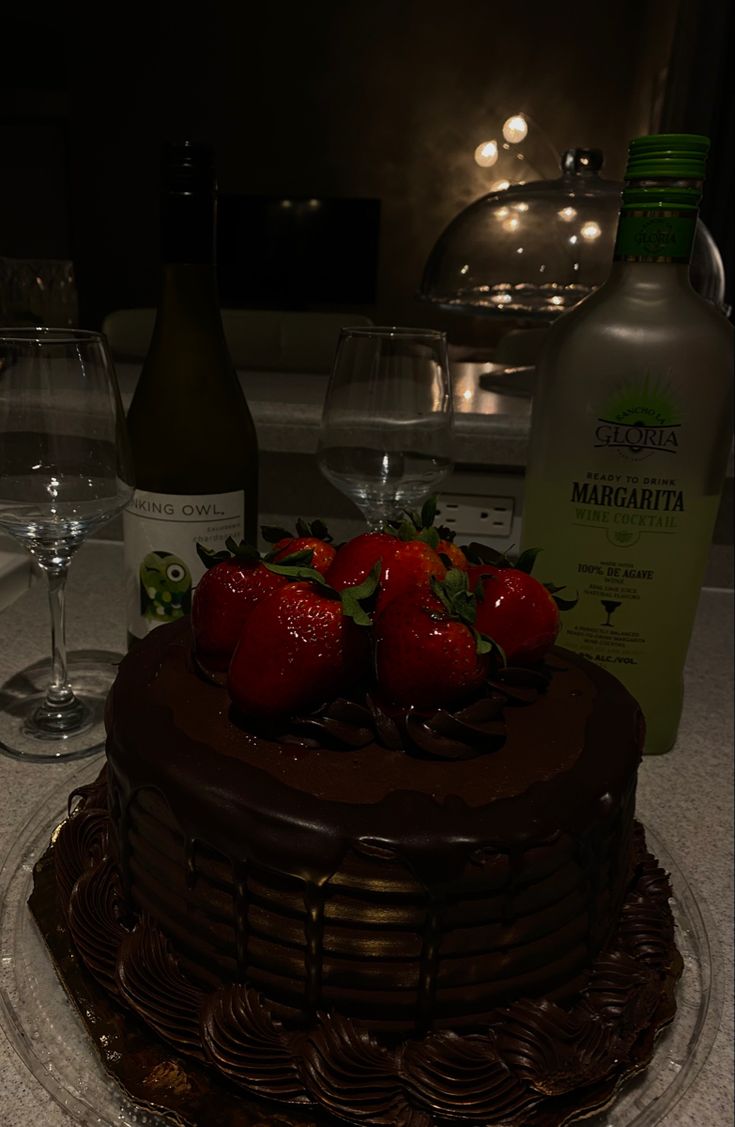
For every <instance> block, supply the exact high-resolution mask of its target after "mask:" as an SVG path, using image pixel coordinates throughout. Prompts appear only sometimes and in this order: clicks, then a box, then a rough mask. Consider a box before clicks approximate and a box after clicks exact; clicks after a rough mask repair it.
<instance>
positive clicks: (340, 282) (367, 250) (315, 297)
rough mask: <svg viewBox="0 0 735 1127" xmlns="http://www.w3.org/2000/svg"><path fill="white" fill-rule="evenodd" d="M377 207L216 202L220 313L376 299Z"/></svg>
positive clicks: (335, 202)
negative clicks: (242, 308)
mask: <svg viewBox="0 0 735 1127" xmlns="http://www.w3.org/2000/svg"><path fill="white" fill-rule="evenodd" d="M379 233H380V200H374V199H337V198H331V199H325V198H321V199H306V198H303V199H302V198H293V197H288V198H283V197H275V196H245V195H227V194H222V195H220V196H219V203H218V209H217V264H218V276H219V288H220V300H221V302H222V304H223V306H256V307H258V306H261V307H263V306H267V307H271V308H290V309H300V308H306V307H308V306H310V305H314V304H320V303H325V304H345V303H350V302H353V303H355V304H358V303H359V304H372V303H373V302H374V301H375V300H376V278H377V266H378V239H379Z"/></svg>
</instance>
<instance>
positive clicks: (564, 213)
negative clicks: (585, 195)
mask: <svg viewBox="0 0 735 1127" xmlns="http://www.w3.org/2000/svg"><path fill="white" fill-rule="evenodd" d="M557 215H558V216H559V218H560V219H563V220H564V222H565V223H571V222H572V220H573V219H574V218H575V217H576V215H577V209H576V207H563V208H562V209H561V211H558V212H557Z"/></svg>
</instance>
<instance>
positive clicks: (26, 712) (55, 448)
mask: <svg viewBox="0 0 735 1127" xmlns="http://www.w3.org/2000/svg"><path fill="white" fill-rule="evenodd" d="M132 492H133V477H132V470H131V462H130V454H129V450H128V442H127V431H126V426H125V417H124V414H123V409H122V404H121V401H120V392H119V389H118V385H117V380H116V377H115V372H114V369H113V366H112V360H111V358H110V354H109V351H108V348H107V343H106V341H105V338H104V337H103V336H102V335H101V334H99V333H94V332H84V331H81V330H79V331H78V330H76V329H53V328H48V329H46V328H20V329H10V328H3V329H1V330H0V530H3V531H6V532H9V533H11V535H13V536H14V537H15V538H16V539H17V540H19V541H20V543H21V544H22V545H23V546H24V547H25V548H26V549H27V550H28V552H30V554H31V556H32V557H33V559H34V560H35V562H36V564H37V565H38V568H39V569H40V571H41V572H42V573H43V575H44V576H45V578H46V580H47V586H48V598H49V605H50V610H51V669H50V674H49V676H50V683H49V684H48V685H47V687H46V688H45V691H44V690H43V689H40V691H38V689H37V691H33V688H32V687H33V683H34V676H33V673H34V671H37V668H38V667H37V666H34V667H31V669H29V670H26V671H23V672H22V673H21V674H17V675H15V677H13V679H12V681H11V682H9V683H8V686H5V687H4V689H5V691H4V692H3V694H2V705H1V706H0V751H2V752H3V753H4V754H6V755H10V756H13V757H14V758H18V759H24V760H52V761H58V760H60V759H78V758H81V757H82V756H85V755H90V754H92V753H93V752H95V751H97V750H98V749H99V747H100V743H101V739H102V724H101V716H102V708H103V703H104V694H105V691H106V688H107V687H108V686H109V672H110V671H109V669H108V671H107V684H99V685H95V684H88V685H87V691H86V692H82V693H76V692H75V691H74V689H73V688H72V686H71V684H70V679H69V669H68V662H67V654H66V644H65V631H64V624H65V623H64V589H65V581H66V576H67V571H68V568H69V564H70V561H71V558H72V556H73V554H74V552H75V551H76V550H77V549H78V548H79V547H80V545H81V544H82V543H83V541H84V539H85V537H87V536H88V535H89V534H90V533H91V532H93V531H94V530H95V529H97V528H99V527H100V526H101V525H103V524H104V523H105V522H106V521H108V520H110V519H111V518H112V517H114V516H115V515H116V514H117V513H118V512H120V510H121V509H123V508H124V507H125V505H126V504H127V503H128V501H129V500H130V498H131V497H132ZM90 680H91V681H92V682H93V681H94V678H91V679H90ZM13 685H15V686H17V685H21V686H23V687H24V688H22V689H21V691H20V692H18V691H15V692H14V691H13V690H12V686H13ZM9 686H10V687H11V689H10V691H8V689H9ZM29 686H30V687H31V691H28V687H29Z"/></svg>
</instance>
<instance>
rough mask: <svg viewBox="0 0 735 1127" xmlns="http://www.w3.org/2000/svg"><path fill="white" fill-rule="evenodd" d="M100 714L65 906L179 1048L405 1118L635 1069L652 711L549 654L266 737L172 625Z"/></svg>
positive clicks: (655, 922) (63, 872)
mask: <svg viewBox="0 0 735 1127" xmlns="http://www.w3.org/2000/svg"><path fill="white" fill-rule="evenodd" d="M107 725H108V740H107V765H106V770H105V772H104V773H103V775H102V777H101V778H100V780H99V781H98V783H97V784H96V785H95V786H93V787H92V788H89V789H87V790H86V791H85V792H83V793H82V794H81V801H80V802H79V803H78V805H77V806H76V809H75V810H74V811H73V813H72V814H71V816H70V818H69V819H68V820H67V822H66V823H65V824H64V826H63V828H62V829H61V831H60V833H59V835H58V838H57V840H56V843H55V848H54V854H55V860H56V870H57V880H58V887H59V893H60V898H61V902H62V905H63V909H64V912H65V914H66V917H67V920H68V925H69V929H70V932H71V935H72V937H73V940H74V942H75V944H76V946H77V949H78V952H79V954H80V956H81V958H82V960H83V962H84V964H85V965H86V967H87V968H88V969H89V970H90V971H91V972H92V973H93V974H94V975H95V977H96V978H97V979H98V981H99V982H100V983H102V985H103V986H104V987H105V988H106V989H107V990H108V991H109V992H111V993H112V994H114V995H115V996H116V997H118V998H119V1000H120V1002H121V1003H122V1004H123V1005H126V1006H129V1007H131V1008H132V1009H133V1010H134V1011H135V1012H136V1013H137V1014H138V1015H139V1016H141V1017H142V1018H143V1019H144V1020H145V1021H146V1022H147V1023H148V1024H149V1025H150V1026H151V1027H152V1028H153V1029H154V1030H155V1031H156V1032H157V1033H158V1034H160V1036H161V1037H163V1038H164V1039H165V1040H166V1041H167V1042H168V1043H169V1044H171V1045H173V1046H174V1047H176V1048H177V1049H178V1050H179V1051H181V1052H182V1053H184V1054H188V1055H191V1056H194V1057H196V1058H197V1059H199V1060H200V1061H204V1062H206V1063H207V1064H208V1065H210V1066H211V1067H212V1068H214V1069H216V1070H217V1071H218V1072H219V1073H220V1074H221V1075H223V1076H225V1077H227V1078H228V1079H229V1080H231V1081H233V1082H234V1083H236V1084H238V1085H241V1086H242V1087H243V1088H245V1089H246V1090H247V1091H249V1092H252V1093H255V1094H257V1095H260V1096H265V1097H268V1098H270V1099H275V1100H282V1101H287V1102H292V1103H296V1104H316V1105H318V1106H320V1107H322V1108H323V1109H325V1110H326V1111H328V1112H330V1113H332V1114H333V1115H335V1116H336V1117H338V1118H340V1119H343V1120H347V1121H348V1122H361V1123H370V1124H386V1125H387V1124H390V1125H393V1124H395V1125H404V1127H428V1125H429V1124H431V1123H433V1122H443V1121H444V1120H445V1119H447V1118H449V1119H451V1118H460V1119H463V1120H466V1121H467V1122H475V1123H482V1124H485V1125H488V1124H502V1125H504V1127H513V1125H519V1127H520V1125H521V1124H523V1125H524V1127H527V1125H532V1124H536V1123H538V1124H544V1125H550V1124H554V1123H557V1122H562V1121H564V1122H566V1121H567V1119H566V1118H563V1117H561V1118H560V1116H561V1111H558V1112H557V1111H555V1108H563V1109H565V1115H566V1116H567V1118H568V1114H569V1101H570V1098H571V1099H572V1101H574V1099H575V1098H577V1094H579V1101H580V1106H586V1107H589V1106H594V1102H595V1100H594V1097H595V1093H596V1091H597V1090H598V1087H599V1086H600V1085H603V1082H604V1084H607V1085H608V1088H607V1089H606V1090H609V1082H610V1080H611V1079H612V1080H614V1079H615V1078H616V1077H618V1076H623V1075H625V1074H626V1073H628V1072H630V1071H631V1070H632V1069H636V1068H639V1067H640V1066H641V1064H645V1062H646V1060H647V1059H648V1057H650V1052H651V1045H652V1040H653V1033H654V1032H655V1031H656V1030H657V1029H658V1028H659V1027H660V1026H661V1025H662V1024H664V1023H665V1022H666V1021H668V1020H670V1019H671V1017H672V1015H673V1003H672V996H673V989H674V983H675V979H676V976H677V974H678V971H679V965H678V956H677V954H676V951H675V947H674V942H673V920H672V916H671V912H670V909H669V905H668V899H669V896H670V888H669V886H668V881H667V879H666V876H665V874H664V873H663V872H662V871H661V870H660V869H659V867H658V866H657V863H656V862H655V860H654V859H653V858H652V857H651V856H650V854H648V853H647V851H646V848H645V843H644V840H643V834H642V831H641V829H640V827H639V826H637V824H636V823H635V822H634V806H635V789H636V775H637V769H638V765H639V762H640V756H641V743H642V722H641V715H640V712H639V709H638V706H637V704H636V703H635V701H634V700H633V698H632V697H631V696H630V695H629V694H628V692H627V691H626V690H625V689H624V688H623V686H622V685H621V684H620V683H619V682H618V681H617V680H616V679H615V678H614V677H612V676H610V675H609V674H608V673H607V672H606V671H604V670H603V669H601V668H599V667H597V666H596V665H593V664H592V663H590V662H588V661H586V660H584V659H582V658H580V657H579V656H578V655H575V654H572V653H570V652H567V651H565V650H562V649H558V648H555V649H553V650H551V651H550V653H549V654H548V655H547V657H546V659H545V661H544V663H543V667H542V668H538V669H525V670H521V669H517V670H514V669H506V670H504V671H502V672H501V673H498V674H497V675H496V676H494V677H493V678H491V680H490V682H489V683H488V687H487V692H486V693H485V695H484V696H483V697H482V698H481V699H480V700H476V701H473V702H472V703H471V704H470V705H468V706H467V707H466V708H464V709H460V710H458V711H454V712H448V711H445V710H442V709H439V710H437V711H436V712H435V713H433V714H431V715H428V716H427V715H424V714H422V715H419V714H414V713H412V712H411V710H409V712H408V714H407V715H404V716H403V717H402V718H400V720H397V719H396V717H395V715H391V714H390V713H387V712H386V711H385V710H382V709H381V708H380V707H379V706H378V705H377V704H376V702H375V701H374V700H372V699H371V698H370V696H369V694H368V695H363V696H359V695H356V696H355V699H340V700H337V701H333V702H329V703H327V704H326V705H325V706H324V707H322V708H320V709H318V710H316V711H315V712H313V713H311V714H309V715H308V716H301V717H298V716H297V717H291V718H289V720H288V721H287V722H286V721H284V723H283V724H282V725H281V726H278V725H271V727H270V729H269V730H267V731H265V730H263V729H260V730H256V729H255V728H254V727H253V726H252V725H251V724H248V723H247V722H246V721H244V719H243V718H242V717H241V716H239V715H238V714H237V711H236V709H235V708H234V707H233V706H232V704H231V702H230V699H229V697H228V695H227V691H226V689H225V687H224V686H223V685H222V684H221V683H218V679H217V678H213V677H211V676H208V675H207V674H206V673H204V672H203V671H202V670H200V669H199V668H198V666H197V663H196V661H195V659H194V657H193V654H192V646H191V632H190V625H189V622H188V620H186V619H185V620H183V621H181V622H178V623H175V624H172V625H169V626H162V627H159V628H158V629H157V630H155V631H154V632H153V633H152V634H151V635H149V637H148V638H147V639H146V640H145V641H144V642H143V643H141V644H140V645H139V646H138V647H136V648H135V650H134V651H132V652H131V653H130V654H129V655H128V656H127V657H126V658H125V660H124V661H123V662H122V664H121V667H120V670H119V674H118V677H117V680H116V683H115V685H114V688H113V690H112V693H111V696H110V700H109V704H108V716H107ZM590 1101H591V1102H590Z"/></svg>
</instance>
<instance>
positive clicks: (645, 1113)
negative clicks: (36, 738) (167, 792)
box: [0, 759, 724, 1127]
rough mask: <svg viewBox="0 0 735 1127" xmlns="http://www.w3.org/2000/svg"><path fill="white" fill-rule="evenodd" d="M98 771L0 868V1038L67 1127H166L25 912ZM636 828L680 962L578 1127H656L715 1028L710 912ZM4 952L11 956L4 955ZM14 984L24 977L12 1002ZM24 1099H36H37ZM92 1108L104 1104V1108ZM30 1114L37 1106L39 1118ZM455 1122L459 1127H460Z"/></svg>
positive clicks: (70, 785) (57, 788) (62, 797)
mask: <svg viewBox="0 0 735 1127" xmlns="http://www.w3.org/2000/svg"><path fill="white" fill-rule="evenodd" d="M99 770H100V762H99V760H98V759H97V760H94V761H88V762H86V763H85V764H84V766H83V768H82V769H81V770H80V771H79V772H78V774H77V775H76V776H75V777H74V778H73V779H69V778H68V777H67V779H66V780H65V781H64V782H62V783H59V784H56V785H54V786H53V787H52V788H50V789H49V790H48V791H47V792H46V794H45V796H44V797H43V798H42V800H41V801H40V802H39V803H38V805H37V806H36V807H35V808H34V810H33V811H32V813H31V814H30V816H29V817H28V818H27V820H26V821H25V823H24V824H23V825H22V826H21V827H20V828H19V830H18V831H17V833H16V837H15V840H14V842H13V845H12V846H11V848H10V849H9V851H8V853H7V855H6V857H5V858H4V859H3V863H2V867H0V949H1V950H2V953H3V957H2V959H0V1016H2V1018H3V1022H2V1032H3V1033H4V1035H5V1038H6V1040H7V1041H8V1044H9V1047H10V1049H11V1053H10V1056H11V1058H12V1059H13V1062H14V1064H15V1066H16V1068H17V1069H18V1071H19V1074H20V1075H22V1076H23V1078H24V1079H25V1080H26V1081H27V1079H28V1073H30V1074H31V1075H32V1076H33V1077H34V1078H35V1080H36V1081H37V1082H38V1083H39V1084H40V1086H41V1088H42V1089H43V1090H44V1091H45V1092H46V1094H47V1095H48V1096H50V1097H51V1099H52V1100H53V1101H54V1102H55V1103H56V1104H57V1105H58V1106H59V1107H60V1108H61V1109H62V1110H63V1111H64V1112H66V1114H67V1115H68V1116H69V1117H70V1118H71V1120H72V1122H74V1123H76V1124H80V1125H83V1127H143V1125H146V1127H166V1125H170V1124H171V1123H172V1120H171V1118H170V1117H166V1116H165V1114H162V1113H160V1112H157V1111H154V1110H151V1109H146V1108H142V1107H140V1106H139V1105H137V1104H134V1103H133V1101H132V1100H131V1099H130V1098H129V1097H128V1096H127V1094H126V1093H125V1092H124V1090H123V1089H122V1087H121V1086H120V1085H119V1084H118V1082H117V1081H116V1080H115V1079H114V1078H113V1077H112V1076H111V1075H110V1074H109V1073H108V1072H107V1071H106V1070H105V1068H104V1066H103V1064H102V1063H101V1061H100V1059H99V1056H98V1053H97V1049H96V1047H95V1046H94V1045H93V1043H92V1041H91V1040H90V1038H89V1037H88V1034H87V1032H86V1030H85V1029H84V1027H83V1023H82V1021H81V1020H80V1018H79V1016H78V1014H77V1013H76V1012H75V1010H74V1006H73V1005H72V1003H71V1001H70V1000H69V999H68V997H67V995H66V992H65V990H64V987H63V985H62V983H61V981H60V980H59V978H58V976H57V973H56V969H55V967H54V964H53V962H52V959H51V956H50V953H49V952H48V949H47V948H46V945H45V943H44V941H43V939H42V937H41V935H40V932H39V930H38V927H37V925H36V922H35V920H34V919H33V916H32V914H31V912H30V909H29V908H28V905H27V901H28V897H29V895H30V892H31V890H32V887H33V867H34V865H35V862H36V861H38V860H39V859H40V857H41V856H42V855H43V853H44V852H45V851H46V849H47V848H48V845H49V840H50V839H51V836H52V834H53V832H54V830H55V829H56V828H57V827H58V825H59V824H60V823H61V822H62V821H63V820H64V819H65V817H66V811H67V802H68V796H69V793H70V792H71V791H72V790H73V789H74V787H75V786H82V785H84V784H86V783H90V782H92V781H93V780H94V779H95V778H96V777H97V775H98V773H99ZM643 824H644V829H645V832H646V838H647V843H648V848H649V849H650V850H651V852H652V853H653V854H654V855H655V856H656V857H657V858H658V861H659V863H660V864H661V865H662V867H663V868H664V869H665V870H666V871H667V872H668V873H669V874H670V876H671V883H672V887H673V892H674V895H673V898H672V910H673V913H674V919H675V922H676V927H677V943H678V946H679V950H680V952H681V955H682V958H683V960H684V972H683V975H682V978H681V980H680V983H679V986H678V988H677V1014H676V1017H675V1018H674V1021H673V1022H672V1024H671V1025H670V1026H668V1027H667V1028H666V1029H664V1030H663V1031H662V1032H661V1034H660V1035H659V1037H658V1039H657V1043H656V1048H655V1050H654V1056H653V1059H652V1061H651V1063H650V1064H649V1066H648V1068H647V1069H645V1070H644V1071H643V1072H642V1073H641V1074H640V1075H639V1076H636V1077H634V1078H631V1079H629V1080H628V1081H627V1082H625V1083H623V1085H622V1086H621V1088H620V1089H619V1090H617V1091H616V1094H615V1096H614V1098H613V1100H612V1101H611V1103H610V1104H609V1105H608V1106H607V1107H605V1108H604V1109H602V1110H601V1111H598V1112H596V1113H595V1114H594V1115H592V1116H591V1117H589V1118H585V1119H581V1118H580V1119H579V1120H577V1122H579V1123H584V1124H586V1127H656V1125H657V1124H659V1123H661V1121H662V1119H663V1118H664V1116H666V1115H667V1114H668V1113H669V1112H670V1111H671V1110H672V1109H673V1108H674V1107H675V1105H676V1104H677V1103H678V1102H679V1100H680V1099H681V1098H682V1096H683V1095H684V1093H685V1092H686V1091H687V1090H688V1089H689V1088H690V1087H691V1085H692V1083H693V1082H694V1080H695V1079H696V1077H697V1076H698V1075H699V1074H700V1072H701V1070H702V1068H703V1066H704V1064H705V1062H706V1060H707V1058H708V1057H709V1055H710V1052H711V1050H712V1047H713V1045H714V1042H715V1038H716V1036H717V1033H718V1030H719V1027H720V1022H721V1015H722V1008H723V1003H724V983H723V980H722V975H721V973H719V968H720V965H721V952H720V951H719V949H718V943H717V939H716V932H715V930H714V925H713V921H712V916H711V913H710V909H709V907H708V905H707V903H706V900H705V899H704V897H703V896H702V894H701V893H698V894H696V895H695V893H694V891H693V889H692V887H691V884H690V882H689V880H688V878H687V875H686V872H685V871H684V870H683V869H682V866H681V864H680V863H679V861H678V860H677V859H676V858H675V857H674V856H672V854H671V851H670V849H669V848H668V846H667V845H666V844H665V843H664V842H663V841H662V839H661V837H660V835H659V834H658V833H657V832H656V830H655V829H652V828H651V827H650V826H649V825H648V824H647V823H643ZM9 943H10V944H11V945H12V951H13V954H8V950H9ZM24 944H25V947H24ZM34 944H35V947H34ZM22 957H25V958H28V959H31V960H33V959H35V960H37V961H38V960H44V961H42V962H41V964H40V969H41V971H42V974H43V975H44V976H45V977H44V979H43V981H44V982H45V983H47V984H49V988H48V990H47V991H44V990H43V989H39V990H37V991H36V993H35V994H33V993H32V992H30V993H29V994H25V993H24V992H23V991H24V988H25V987H27V986H28V977H27V971H28V967H25V969H24V967H23V966H21V958H22ZM19 975H21V976H23V975H25V977H23V982H22V987H21V991H20V995H19V993H18V987H19V985H21V984H20V981H19V977H18V976H19ZM59 1020H61V1021H63V1022H64V1029H63V1034H59V1033H58V1032H57V1030H56V1026H55V1022H58V1021H59ZM674 1039H675V1040H674ZM61 1044H63V1045H64V1046H65V1052H66V1053H67V1055H68V1053H69V1052H71V1053H72V1054H73V1053H74V1049H73V1048H72V1047H71V1046H74V1045H76V1046H77V1047H78V1046H79V1045H82V1046H83V1047H84V1049H85V1050H86V1051H84V1052H82V1054H81V1058H80V1057H78V1056H74V1062H75V1066H78V1065H79V1063H80V1060H81V1063H82V1064H83V1066H84V1070H82V1069H81V1068H78V1067H77V1068H76V1071H75V1073H74V1079H72V1077H71V1076H70V1075H69V1071H70V1061H69V1060H68V1059H67V1057H65V1056H64V1054H63V1053H62V1050H61V1047H60V1045H61ZM71 1071H74V1069H71ZM667 1072H668V1074H669V1075H667ZM34 1094H36V1095H38V1096H39V1097H40V1093H34ZM100 1100H104V1101H106V1106H102V1105H101V1104H100ZM40 1106H41V1105H40V1103H39V1110H40ZM284 1110H285V1108H284ZM335 1122H336V1121H335ZM455 1122H456V1124H457V1127H461V1125H462V1122H463V1121H461V1120H459V1119H458V1120H456V1121H455ZM465 1122H466V1121H465Z"/></svg>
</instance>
